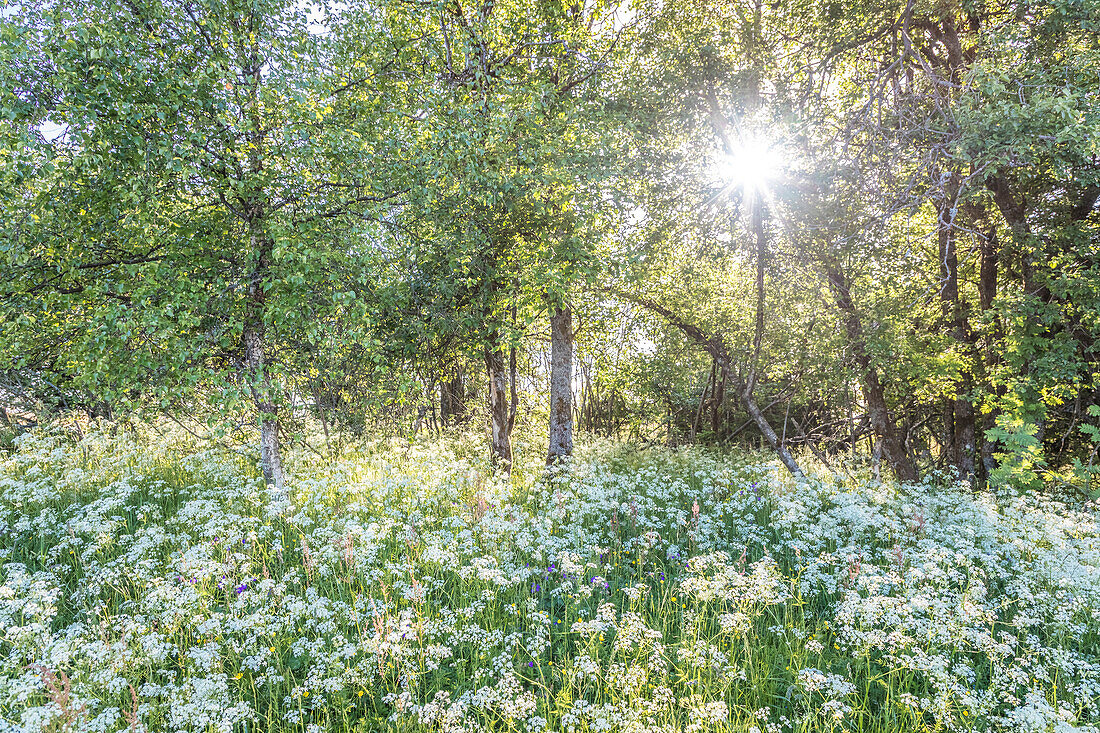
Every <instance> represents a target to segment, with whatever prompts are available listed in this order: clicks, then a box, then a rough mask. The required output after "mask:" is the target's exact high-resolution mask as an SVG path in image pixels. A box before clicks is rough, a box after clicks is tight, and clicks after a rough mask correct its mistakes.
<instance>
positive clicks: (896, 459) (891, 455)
mask: <svg viewBox="0 0 1100 733" xmlns="http://www.w3.org/2000/svg"><path fill="white" fill-rule="evenodd" d="M826 277H827V278H828V280H829V286H830V287H831V288H832V291H833V296H834V298H835V300H836V305H837V308H838V309H839V310H840V313H841V316H842V320H843V322H844V330H845V334H846V335H847V337H848V346H849V348H850V349H851V350H852V356H853V358H854V359H855V362H856V365H857V366H858V367H859V372H860V386H861V388H862V390H863V399H864V401H865V402H866V403H867V413H868V416H869V417H870V419H871V427H872V428H873V429H874V431H875V435H877V436H878V439H879V441H880V442H881V443H882V454H883V455H884V456H885V457H886V461H887V463H889V464H890V468H892V469H893V471H894V474H895V475H896V476H897V478H898V480H899V481H916V480H917V478H918V476H917V469H916V466H915V465H914V464H913V461H912V459H911V458H910V457H909V453H908V452H907V451H906V450H905V443H904V441H903V440H902V438H901V431H899V430H898V426H897V423H895V422H894V420H893V418H892V417H891V416H890V411H889V410H888V409H887V407H886V390H885V388H884V387H883V385H882V379H881V378H880V377H879V373H878V369H877V368H876V367H875V365H874V364H873V363H872V362H871V353H870V351H869V349H868V348H867V341H866V338H865V336H864V334H863V324H862V323H861V321H860V317H859V311H857V310H856V307H855V303H853V302H852V295H851V292H850V291H849V289H848V281H847V279H846V278H845V276H844V272H843V270H841V269H840V266H839V265H836V264H830V265H827V266H826Z"/></svg>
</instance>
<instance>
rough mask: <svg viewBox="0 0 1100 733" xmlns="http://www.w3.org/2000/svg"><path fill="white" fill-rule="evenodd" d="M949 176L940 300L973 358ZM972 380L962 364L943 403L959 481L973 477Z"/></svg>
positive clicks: (954, 191)
mask: <svg viewBox="0 0 1100 733" xmlns="http://www.w3.org/2000/svg"><path fill="white" fill-rule="evenodd" d="M956 180H957V179H956V177H955V176H951V178H950V180H949V182H948V183H947V184H946V185H945V186H944V198H943V200H942V201H941V202H940V205H939V212H938V222H937V229H938V232H937V234H938V240H939V249H940V278H941V285H940V303H941V307H942V311H943V316H944V321H945V322H946V323H947V324H948V331H949V333H950V334H951V337H952V338H953V339H954V340H955V343H956V344H957V347H958V348H960V349H962V350H963V351H964V352H965V356H966V357H967V358H968V359H973V358H976V355H975V354H974V348H973V346H974V344H973V339H972V338H971V332H970V324H969V322H968V320H967V317H966V310H965V308H964V306H963V303H962V302H961V301H960V299H959V255H958V247H957V245H956V237H955V233H956V231H957V229H956V227H955V216H956V212H957V210H958V203H957V199H958V184H957V183H955V181H956ZM973 386H974V380H973V376H972V374H971V371H970V368H969V367H964V369H963V372H962V373H961V374H960V375H959V379H958V381H957V382H956V383H955V384H954V391H955V395H954V397H948V398H946V400H945V403H944V434H945V440H944V446H945V448H946V449H947V452H948V454H949V457H950V459H951V463H952V464H953V465H954V467H955V472H956V475H957V477H958V478H959V479H960V480H963V481H969V480H971V479H973V478H974V466H975V461H974V456H975V452H976V451H975V443H976V436H975V424H974V406H973V405H972V404H971V402H970V397H969V395H970V393H971V392H972V390H973Z"/></svg>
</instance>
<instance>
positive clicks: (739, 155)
mask: <svg viewBox="0 0 1100 733" xmlns="http://www.w3.org/2000/svg"><path fill="white" fill-rule="evenodd" d="M783 167H784V158H783V154H782V152H781V151H780V149H779V148H778V146H776V145H775V144H774V143H772V142H771V141H769V140H767V139H766V138H762V137H756V136H745V137H743V138H741V139H740V140H739V141H737V143H736V144H735V145H734V147H733V150H731V151H730V152H729V153H728V154H727V153H724V154H722V155H721V157H720V158H719V160H718V161H717V165H716V168H717V170H716V171H715V172H716V173H717V175H718V176H719V178H720V179H721V181H722V182H723V183H724V185H725V187H726V188H727V189H732V188H739V189H741V191H743V192H744V193H745V194H746V195H749V196H757V195H758V196H760V197H766V196H767V195H768V193H769V192H770V189H771V185H772V184H773V183H774V182H775V181H776V179H778V178H779V175H780V173H781V172H782V170H783Z"/></svg>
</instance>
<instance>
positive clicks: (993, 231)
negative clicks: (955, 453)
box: [978, 225, 1002, 483]
mask: <svg viewBox="0 0 1100 733" xmlns="http://www.w3.org/2000/svg"><path fill="white" fill-rule="evenodd" d="M997 249H998V248H997V227H996V226H995V225H991V226H990V228H989V234H987V235H985V236H983V237H981V266H980V268H979V275H978V302H979V305H980V307H981V309H982V312H983V313H985V312H987V311H990V310H992V309H993V301H994V299H995V298H996V297H997V270H998V251H997ZM1001 338H1002V337H1001V327H1000V322H999V319H996V318H995V320H994V325H993V332H992V334H991V335H990V338H989V339H988V341H987V342H986V344H985V350H986V359H985V369H986V374H987V377H986V378H987V380H988V374H989V372H991V371H992V370H993V369H995V368H996V366H997V364H998V363H999V359H998V356H997V348H996V347H997V344H998V342H1000V341H1001ZM996 424H997V410H995V409H994V410H990V411H989V412H988V413H986V414H985V416H984V418H983V420H982V435H981V449H980V455H981V468H982V470H981V473H980V474H979V479H980V480H981V481H982V482H983V483H984V482H985V481H986V480H987V479H988V478H989V475H990V474H991V473H992V472H993V470H994V469H995V468H996V467H997V460H996V458H994V457H993V448H994V443H993V441H992V440H988V439H986V437H985V431H986V430H990V429H992V428H993V427H994V426H995V425H996Z"/></svg>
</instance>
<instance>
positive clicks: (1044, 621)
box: [0, 428, 1100, 733]
mask: <svg viewBox="0 0 1100 733" xmlns="http://www.w3.org/2000/svg"><path fill="white" fill-rule="evenodd" d="M472 442H473V441H470V440H468V439H466V438H464V436H462V435H453V436H451V437H444V438H432V439H425V440H423V441H419V442H414V443H409V442H407V441H396V440H390V441H385V440H378V441H374V442H362V443H358V444H355V445H354V446H353V447H352V448H348V449H345V450H343V451H342V453H341V454H340V455H336V456H330V457H325V458H322V457H321V456H319V455H317V454H316V453H313V452H310V451H305V450H300V451H296V452H292V454H291V456H290V462H289V465H290V469H291V470H290V475H291V477H292V479H291V480H290V481H289V485H290V486H291V488H290V491H289V494H288V498H287V499H286V500H276V499H274V498H272V494H271V493H269V490H268V489H266V488H265V487H264V485H263V482H262V480H261V479H260V478H259V477H258V470H257V468H256V464H255V461H254V460H250V459H249V458H248V457H246V456H241V455H237V454H234V453H233V452H230V451H226V450H222V449H211V447H210V446H209V445H208V444H201V443H198V442H197V441H195V440H193V439H191V438H190V437H189V436H187V435H186V434H183V433H173V432H168V433H165V432H160V433H155V432H153V431H152V430H151V429H144V428H143V429H139V430H130V431H125V430H117V429H116V430H114V431H109V430H106V429H104V430H92V431H90V432H88V433H87V434H86V435H84V437H82V438H76V437H71V436H66V435H64V434H62V433H59V432H56V431H55V432H51V431H30V432H26V433H24V434H22V435H21V436H19V437H18V438H17V439H16V440H15V442H14V444H13V445H12V446H11V447H10V448H9V449H8V450H7V451H6V452H5V453H3V454H2V457H0V547H2V550H0V553H2V555H0V563H2V564H0V627H2V628H3V641H2V646H0V650H2V653H0V721H2V722H0V729H3V730H5V731H6V730H11V731H26V732H28V733H29V732H32V731H34V732H37V731H118V732H122V731H211V732H213V731H219V732H223V731H224V732H226V733H228V732H229V731H242V732H243V731H248V732H249V733H251V732H253V731H256V732H259V731H271V732H275V731H306V732H308V733H319V732H320V731H332V732H334V733H343V732H344V731H349V732H350V731H360V732H365V731H446V732H448V733H458V732H460V731H488V730H492V731H526V732H535V731H568V732H569V733H577V732H580V731H593V732H595V731H600V732H603V731H607V732H611V731H637V732H641V731H668V732H672V731H690V732H696V731H738V732H740V733H788V732H789V733H796V732H797V733H805V732H809V731H873V732H876V733H887V732H894V731H941V730H942V731H970V730H974V731H987V730H997V731H1028V732H1034V733H1040V732H1045V731H1057V732H1058V733H1069V732H1070V731H1096V730H1097V723H1098V721H1100V709H1098V706H1100V527H1098V522H1097V512H1096V506H1095V504H1085V505H1082V504H1081V502H1080V501H1075V502H1071V501H1063V500H1060V499H1057V498H1053V497H1051V496H1049V495H1041V494H1020V493H1015V492H1010V491H1008V490H1001V491H997V490H991V491H986V492H980V493H979V492H975V491H973V490H971V489H970V487H969V486H966V485H953V484H951V483H949V482H947V481H944V480H938V479H935V478H928V479H925V480H924V482H923V483H919V484H911V485H901V486H899V485H896V484H894V483H889V482H878V481H873V480H871V479H870V478H869V477H868V476H867V475H866V473H867V472H866V471H859V470H855V469H852V470H851V471H850V472H843V471H842V472H841V474H840V475H839V476H838V475H833V474H830V473H828V472H824V471H821V472H818V473H814V474H812V475H810V477H808V478H807V479H805V480H799V481H796V480H795V479H793V478H792V477H790V476H789V475H788V474H786V473H784V472H782V471H781V466H780V465H779V464H778V462H775V461H772V460H771V459H770V457H768V458H763V457H761V456H759V455H753V454H729V453H718V452H710V451H707V450H704V449H700V448H684V449H678V450H675V449H669V448H663V447H642V446H631V445H627V444H621V443H611V442H607V441H599V440H591V441H588V442H586V443H584V444H583V445H581V446H578V449H577V454H576V455H575V456H574V458H573V460H572V461H571V462H570V463H568V464H562V465H559V466H558V467H556V468H554V469H552V470H550V471H549V472H547V471H545V470H543V469H542V468H541V466H538V465H536V463H534V462H527V463H525V462H524V460H523V456H524V455H525V453H524V451H523V448H522V446H521V447H520V449H519V450H517V463H516V466H515V469H514V470H513V472H512V475H511V477H507V476H505V475H504V474H494V473H491V472H489V471H487V470H486V468H485V466H486V465H487V464H485V462H484V459H483V457H481V456H480V454H479V453H478V452H477V451H476V449H474V448H471V447H470V446H471V444H472Z"/></svg>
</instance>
